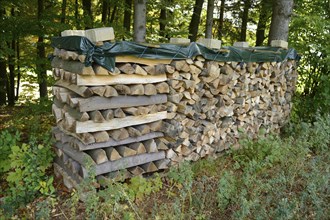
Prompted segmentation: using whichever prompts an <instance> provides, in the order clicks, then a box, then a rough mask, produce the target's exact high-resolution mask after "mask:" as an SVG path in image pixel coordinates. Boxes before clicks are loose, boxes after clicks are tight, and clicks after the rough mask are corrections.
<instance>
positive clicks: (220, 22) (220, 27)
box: [218, 0, 226, 40]
mask: <svg viewBox="0 0 330 220" xmlns="http://www.w3.org/2000/svg"><path fill="white" fill-rule="evenodd" d="M225 2H226V1H225V0H221V5H220V16H219V25H218V39H219V40H221V39H222V36H223V18H224V14H225Z"/></svg>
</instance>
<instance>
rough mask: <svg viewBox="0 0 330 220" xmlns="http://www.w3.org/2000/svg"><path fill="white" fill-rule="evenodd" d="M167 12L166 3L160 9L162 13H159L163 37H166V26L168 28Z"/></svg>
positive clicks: (160, 30) (160, 29) (160, 33)
mask: <svg viewBox="0 0 330 220" xmlns="http://www.w3.org/2000/svg"><path fill="white" fill-rule="evenodd" d="M166 14H167V10H166V5H163V6H162V8H161V9H160V15H159V35H160V36H162V37H165V35H166V32H165V28H166V23H167V21H166V18H167V16H166Z"/></svg>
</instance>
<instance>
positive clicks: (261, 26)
mask: <svg viewBox="0 0 330 220" xmlns="http://www.w3.org/2000/svg"><path fill="white" fill-rule="evenodd" d="M271 8H272V1H271V0H262V1H261V3H260V13H259V20H258V25H257V32H256V46H261V45H262V44H263V43H264V40H265V38H266V36H265V30H266V25H267V22H268V20H269V18H270V15H271Z"/></svg>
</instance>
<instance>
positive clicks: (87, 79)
mask: <svg viewBox="0 0 330 220" xmlns="http://www.w3.org/2000/svg"><path fill="white" fill-rule="evenodd" d="M166 79H167V78H166V75H165V74H159V75H147V76H142V75H129V76H127V75H125V74H120V75H116V76H102V75H98V76H84V75H77V79H76V83H77V85H78V86H105V85H111V86H113V85H118V84H122V85H130V84H147V83H158V82H164V81H166Z"/></svg>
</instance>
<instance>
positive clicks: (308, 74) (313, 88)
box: [289, 0, 330, 121]
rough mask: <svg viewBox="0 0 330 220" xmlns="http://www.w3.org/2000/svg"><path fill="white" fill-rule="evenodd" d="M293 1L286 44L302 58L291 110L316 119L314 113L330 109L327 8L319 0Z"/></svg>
mask: <svg viewBox="0 0 330 220" xmlns="http://www.w3.org/2000/svg"><path fill="white" fill-rule="evenodd" d="M295 4H296V6H295V8H294V16H293V17H292V22H291V25H290V39H291V41H290V42H289V44H290V45H291V47H293V48H295V49H296V50H297V51H298V52H299V53H300V55H301V56H302V59H301V60H300V62H299V66H298V73H299V78H298V94H297V98H296V99H295V106H294V109H295V113H296V114H297V115H298V117H299V118H304V119H305V120H306V119H308V120H309V121H315V119H316V118H315V113H317V112H318V113H319V114H328V113H329V112H330V110H329V109H330V97H329V94H330V90H329V88H330V65H329V63H330V56H329V54H330V46H329V44H328V42H329V40H330V32H329V30H330V19H329V18H330V17H329V14H330V7H329V3H328V2H327V1H320V0H317V1H303V0H299V1H296V2H295Z"/></svg>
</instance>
